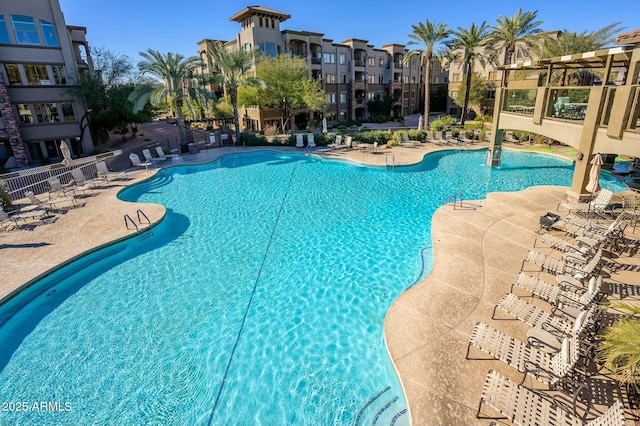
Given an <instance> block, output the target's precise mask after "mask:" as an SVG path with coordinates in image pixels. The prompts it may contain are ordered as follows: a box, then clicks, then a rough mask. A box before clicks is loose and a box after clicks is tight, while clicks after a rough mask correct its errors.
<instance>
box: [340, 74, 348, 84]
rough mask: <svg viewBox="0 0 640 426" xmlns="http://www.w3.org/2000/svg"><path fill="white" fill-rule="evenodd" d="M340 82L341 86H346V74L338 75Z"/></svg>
mask: <svg viewBox="0 0 640 426" xmlns="http://www.w3.org/2000/svg"><path fill="white" fill-rule="evenodd" d="M340 82H342V84H347V74H344V73H343V74H340Z"/></svg>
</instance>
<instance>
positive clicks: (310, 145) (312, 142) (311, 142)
mask: <svg viewBox="0 0 640 426" xmlns="http://www.w3.org/2000/svg"><path fill="white" fill-rule="evenodd" d="M307 149H316V137H315V135H314V134H313V133H309V134H308V135H307Z"/></svg>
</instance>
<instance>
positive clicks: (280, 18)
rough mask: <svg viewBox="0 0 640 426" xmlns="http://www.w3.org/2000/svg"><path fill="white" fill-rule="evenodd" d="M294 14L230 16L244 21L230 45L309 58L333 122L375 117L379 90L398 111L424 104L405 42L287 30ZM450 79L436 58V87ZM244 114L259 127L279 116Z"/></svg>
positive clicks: (303, 115) (304, 115) (253, 9)
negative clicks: (372, 108) (376, 42)
mask: <svg viewBox="0 0 640 426" xmlns="http://www.w3.org/2000/svg"><path fill="white" fill-rule="evenodd" d="M290 18H291V15H290V14H288V13H284V12H280V11H277V10H274V9H270V8H267V7H263V6H249V7H246V8H244V9H242V10H241V11H239V12H238V13H236V14H234V15H232V16H231V17H230V18H229V20H231V21H235V22H238V23H239V24H240V31H239V32H238V33H237V34H236V38H235V39H234V40H231V41H227V42H226V45H227V46H229V48H232V47H235V46H238V47H240V48H243V49H253V48H257V49H258V50H259V52H260V53H261V54H262V55H266V56H270V57H275V56H277V55H280V54H288V55H291V56H298V57H301V58H304V59H306V61H307V64H308V66H309V75H310V76H311V77H312V78H314V79H317V80H319V81H321V83H322V87H323V89H324V91H325V94H326V100H327V104H328V107H327V110H326V112H324V116H325V117H326V118H327V121H328V122H329V123H330V124H332V123H336V122H340V121H347V120H365V119H366V118H368V117H369V112H368V110H367V102H368V101H369V100H372V99H373V98H374V97H375V96H376V95H380V96H384V95H389V96H393V97H394V98H395V99H396V102H395V104H394V106H393V113H394V115H395V116H399V117H400V116H404V115H407V114H412V113H417V112H419V111H420V110H421V108H422V106H423V105H424V99H423V95H424V81H423V78H424V72H423V68H422V66H421V64H420V58H419V57H415V58H413V59H412V60H411V61H410V62H409V63H407V64H404V63H403V58H404V57H405V55H406V54H407V53H408V52H409V50H408V49H407V48H406V47H405V46H404V45H400V44H386V45H383V46H381V47H379V48H376V47H375V46H373V45H371V44H369V42H368V41H367V40H362V39H357V38H350V39H347V40H343V41H342V42H339V43H338V42H334V40H332V39H329V38H326V37H325V34H322V33H317V32H311V31H298V30H290V29H282V28H281V24H282V23H283V22H285V21H287V20H288V19H290ZM206 46H207V40H202V41H200V42H199V43H198V48H199V54H200V55H201V56H202V57H203V59H204V60H205V62H206V60H207V58H206V56H207V55H206V49H207V47H206ZM434 62H435V61H434ZM209 66H210V64H209ZM205 72H209V69H207V70H205ZM447 78H448V76H447V73H446V72H445V71H444V70H443V69H442V67H441V64H440V63H439V62H435V64H434V70H433V71H432V84H433V85H434V86H432V87H433V88H434V89H435V88H436V87H437V85H445V84H446V83H447ZM242 113H243V114H242V115H243V117H244V126H245V127H247V128H250V129H253V130H260V129H262V128H263V126H264V123H266V122H270V121H274V120H277V119H278V118H279V115H278V114H277V113H276V112H275V111H269V110H265V109H259V108H251V107H249V108H246V110H245V111H243V112H242ZM314 114H315V115H314ZM321 118H322V114H321V113H317V112H313V111H296V112H295V125H296V127H297V128H299V129H302V128H304V126H305V125H306V123H307V122H308V121H309V120H311V119H316V120H317V119H321Z"/></svg>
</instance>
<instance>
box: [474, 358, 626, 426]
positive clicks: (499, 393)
mask: <svg viewBox="0 0 640 426" xmlns="http://www.w3.org/2000/svg"><path fill="white" fill-rule="evenodd" d="M575 385H576V386H575V389H574V392H573V393H574V397H573V398H571V399H572V400H573V412H569V411H566V409H565V408H564V404H559V403H558V401H557V400H555V399H553V398H548V397H545V396H543V395H541V394H539V393H537V392H534V391H532V390H529V389H527V388H525V387H524V386H522V385H520V384H518V383H516V382H514V381H512V380H510V379H508V378H507V377H505V376H503V375H502V374H500V373H498V372H496V371H494V370H489V373H488V374H487V377H486V379H485V382H484V387H483V388H482V395H481V396H480V404H479V405H478V412H477V413H476V417H478V418H485V417H484V416H481V415H480V411H481V409H482V404H487V405H488V406H490V407H492V408H494V409H495V410H497V411H498V412H499V413H500V414H502V415H503V416H505V417H507V418H508V419H509V420H510V421H511V422H513V423H514V424H516V425H519V426H529V425H546V426H569V425H572V426H582V425H585V426H624V425H626V420H625V418H624V406H623V405H622V403H621V402H620V401H616V402H615V403H614V404H613V405H612V406H611V407H609V409H608V410H607V411H605V412H604V413H603V414H602V415H601V416H599V417H597V418H595V419H593V420H591V421H590V422H586V421H585V418H586V416H587V415H588V414H589V410H588V409H587V410H586V411H585V412H584V414H583V415H582V416H579V415H578V414H577V410H576V404H575V401H576V399H577V397H578V396H579V395H580V393H581V392H586V391H587V388H586V385H585V384H580V383H577V384H575ZM583 399H585V400H587V401H590V400H591V398H589V397H586V398H583Z"/></svg>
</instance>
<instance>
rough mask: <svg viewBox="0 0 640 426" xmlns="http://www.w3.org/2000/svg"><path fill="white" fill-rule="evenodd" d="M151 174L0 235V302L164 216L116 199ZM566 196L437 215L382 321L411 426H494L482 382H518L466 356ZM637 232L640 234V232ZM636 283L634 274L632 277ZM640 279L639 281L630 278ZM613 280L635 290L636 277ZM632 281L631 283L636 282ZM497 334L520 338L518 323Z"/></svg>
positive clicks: (207, 155) (527, 196)
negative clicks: (137, 218) (422, 269)
mask: <svg viewBox="0 0 640 426" xmlns="http://www.w3.org/2000/svg"><path fill="white" fill-rule="evenodd" d="M255 149H262V148H222V149H211V150H208V151H203V152H201V153H199V154H196V155H184V156H183V158H184V160H183V161H184V163H187V164H188V163H201V162H207V161H212V160H213V159H215V158H216V157H217V156H219V155H222V154H224V153H228V152H240V151H242V152H244V151H249V150H255ZM434 149H435V148H432V147H426V146H424V147H421V148H416V149H410V148H401V147H395V148H393V149H386V150H383V151H380V152H379V153H369V152H364V151H356V150H352V151H342V152H339V151H329V152H327V153H325V154H320V155H325V156H327V157H340V158H345V159H350V160H352V161H360V162H364V163H369V164H377V165H384V164H385V162H387V161H389V158H390V157H392V158H393V159H394V161H395V162H396V164H409V163H414V162H416V161H419V160H420V159H421V158H422V157H423V156H424V155H425V154H426V153H428V152H430V151H432V150H434ZM148 176H149V175H148V174H147V173H146V172H145V171H144V170H136V171H134V172H132V173H131V180H129V181H126V182H124V181H122V182H119V183H115V184H114V185H113V186H112V187H110V188H107V189H104V190H99V191H95V193H94V194H92V195H90V196H88V197H86V198H85V199H84V201H85V202H86V205H85V206H84V207H79V208H75V209H71V210H69V211H68V212H67V213H66V214H63V215H60V216H59V218H58V220H57V221H56V222H55V223H53V224H49V225H42V226H38V227H36V228H35V229H34V230H33V231H14V232H0V256H1V258H2V265H3V279H2V282H1V284H0V298H3V297H5V296H7V295H8V294H10V293H12V292H13V291H15V290H16V289H18V288H19V287H21V286H23V285H25V283H29V282H32V281H33V280H36V279H37V278H38V277H40V276H43V275H46V274H47V273H48V271H50V270H51V269H52V268H54V267H55V266H56V265H59V264H61V263H65V262H68V261H71V260H73V259H74V258H75V257H77V256H80V255H82V254H83V253H85V252H86V251H88V250H93V249H95V248H96V247H100V246H101V245H105V244H109V243H110V242H111V241H113V240H114V239H120V238H126V237H127V236H131V234H132V233H133V232H135V231H131V230H127V229H125V226H124V221H123V215H124V214H125V213H128V214H130V215H134V214H135V211H136V209H138V208H142V209H143V210H144V212H145V213H146V214H147V215H148V216H149V218H150V219H151V221H152V222H154V223H156V222H158V221H160V220H161V219H162V217H163V215H164V213H165V210H164V207H162V206H158V205H153V204H142V205H140V204H134V203H127V202H123V201H120V200H118V199H117V197H116V195H117V193H118V191H119V190H121V189H122V187H123V186H124V185H129V184H133V183H136V182H139V181H141V180H143V179H145V178H146V177H148ZM565 191H566V188H564V187H535V188H529V189H526V190H524V191H520V192H517V193H492V194H489V196H488V197H487V199H486V200H482V201H465V202H464V203H463V206H462V207H460V206H458V207H457V208H455V209H454V208H453V206H452V205H446V206H444V207H441V208H440V209H439V210H438V211H437V212H436V214H435V215H434V217H433V226H432V229H433V246H434V253H435V265H434V268H433V270H432V272H431V273H430V274H429V276H428V277H427V278H426V279H425V280H424V281H423V282H421V283H419V284H418V285H416V286H414V287H412V288H411V289H409V290H408V291H406V292H405V293H404V294H402V295H401V296H400V297H399V298H398V299H397V300H396V301H395V302H394V304H393V305H392V307H391V309H390V310H389V313H388V315H387V317H386V319H385V338H386V341H387V345H388V349H389V352H390V354H391V357H392V359H393V361H394V363H395V364H396V367H397V369H398V372H399V375H400V378H401V381H402V383H403V386H404V388H405V392H406V395H407V399H408V402H409V406H410V411H411V417H412V421H413V424H414V425H454V424H455V425H463V424H489V423H490V422H489V421H486V422H485V421H479V420H478V419H476V418H475V410H476V408H477V403H478V399H479V395H480V391H481V389H482V384H483V380H484V376H485V375H486V372H487V371H488V370H489V368H494V369H497V370H499V371H500V372H502V373H503V374H505V375H507V376H510V377H512V378H514V379H519V378H520V376H519V375H518V374H515V373H514V371H511V370H510V369H509V368H507V367H506V366H505V365H504V364H502V363H500V362H497V361H477V360H474V361H467V360H465V357H464V355H465V351H466V347H467V342H468V340H469V336H470V333H471V330H472V328H473V325H474V324H475V322H477V321H480V320H482V321H485V322H488V321H491V320H490V317H491V310H492V308H493V306H494V304H495V303H496V302H497V301H498V300H499V299H500V297H502V295H504V294H505V293H506V292H507V291H508V290H509V286H510V283H511V281H512V280H513V278H514V277H515V275H516V274H517V272H518V271H519V270H520V265H521V261H522V259H523V258H524V255H525V253H526V251H527V250H528V249H529V248H531V247H532V245H533V241H534V240H535V237H536V234H535V233H534V231H535V230H537V229H538V220H539V217H540V216H541V215H543V214H544V213H546V212H547V211H552V210H554V209H555V207H556V205H557V203H558V201H560V200H562V199H564V197H565ZM638 232H639V233H640V229H639V230H638ZM629 274H632V275H629ZM633 274H635V275H633ZM615 279H616V280H625V282H634V283H635V282H638V276H637V272H628V273H627V276H623V275H620V276H617V277H615ZM631 280H633V281H631ZM497 327H498V328H500V329H502V330H504V331H507V332H510V333H513V335H514V336H519V337H521V338H522V335H523V333H525V332H526V329H525V328H524V327H523V325H522V324H520V323H518V322H517V321H500V322H499V325H498V326H497Z"/></svg>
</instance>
